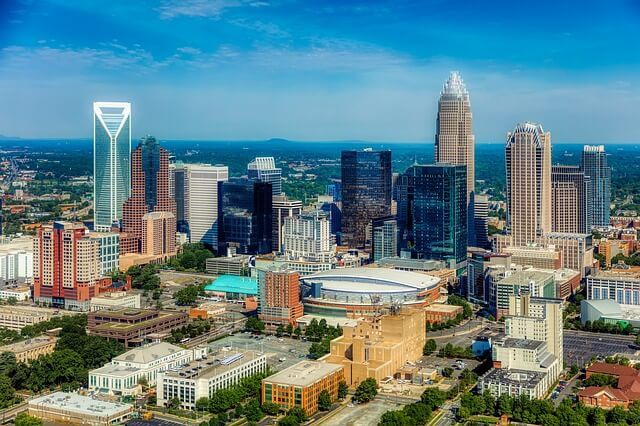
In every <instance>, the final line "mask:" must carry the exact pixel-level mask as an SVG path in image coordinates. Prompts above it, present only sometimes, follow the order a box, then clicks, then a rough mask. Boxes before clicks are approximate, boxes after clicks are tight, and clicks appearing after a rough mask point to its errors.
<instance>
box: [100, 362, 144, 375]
mask: <svg viewBox="0 0 640 426" xmlns="http://www.w3.org/2000/svg"><path fill="white" fill-rule="evenodd" d="M136 371H139V368H137V367H125V366H124V365H118V364H107V365H105V366H103V367H100V368H96V369H94V370H91V371H90V373H94V374H104V375H105V376H111V377H127V376H129V375H131V374H132V373H135V372H136Z"/></svg>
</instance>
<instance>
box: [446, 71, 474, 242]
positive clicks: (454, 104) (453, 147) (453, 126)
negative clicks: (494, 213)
mask: <svg viewBox="0 0 640 426" xmlns="http://www.w3.org/2000/svg"><path fill="white" fill-rule="evenodd" d="M472 118H473V117H472V114H471V102H470V100H469V92H468V91H467V87H466V86H465V84H464V82H463V81H462V77H460V74H459V73H458V72H456V71H454V72H452V73H451V74H450V75H449V79H448V80H447V81H446V82H445V84H444V86H443V88H442V92H441V93H440V99H439V101H438V116H437V119H436V139H435V161H436V162H437V163H450V164H455V165H463V166H466V167H467V205H468V211H467V220H468V224H467V230H468V235H467V238H468V242H469V245H471V246H477V245H478V244H477V242H476V233H475V231H474V226H475V221H474V218H475V216H474V213H473V204H474V201H475V198H474V191H475V152H474V149H475V147H474V142H475V136H474V135H473V120H472Z"/></svg>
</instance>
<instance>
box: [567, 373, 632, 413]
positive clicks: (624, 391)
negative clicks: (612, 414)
mask: <svg viewBox="0 0 640 426" xmlns="http://www.w3.org/2000/svg"><path fill="white" fill-rule="evenodd" d="M594 374H602V375H606V376H613V377H616V378H617V379H618V383H617V385H616V386H615V387H613V386H589V387H587V388H586V389H583V390H581V391H580V392H579V393H578V400H579V401H580V402H582V403H583V404H584V405H587V406H591V407H600V408H613V407H616V406H621V407H623V408H625V409H626V408H629V405H631V403H633V402H634V401H638V400H640V371H638V370H636V369H635V368H633V367H627V366H624V365H618V364H605V363H601V362H598V363H595V364H593V365H591V366H590V367H589V368H587V374H586V375H587V379H588V378H589V377H591V376H593V375H594Z"/></svg>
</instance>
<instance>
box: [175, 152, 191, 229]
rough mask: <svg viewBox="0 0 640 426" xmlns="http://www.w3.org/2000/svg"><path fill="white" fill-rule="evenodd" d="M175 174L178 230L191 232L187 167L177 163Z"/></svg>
mask: <svg viewBox="0 0 640 426" xmlns="http://www.w3.org/2000/svg"><path fill="white" fill-rule="evenodd" d="M172 174H173V198H174V200H175V201H176V226H177V231H178V232H183V233H185V234H188V233H189V222H188V221H187V216H186V206H187V204H186V202H187V201H186V199H185V188H186V176H187V169H186V167H184V166H183V165H182V164H179V165H175V166H174V168H173V171H172Z"/></svg>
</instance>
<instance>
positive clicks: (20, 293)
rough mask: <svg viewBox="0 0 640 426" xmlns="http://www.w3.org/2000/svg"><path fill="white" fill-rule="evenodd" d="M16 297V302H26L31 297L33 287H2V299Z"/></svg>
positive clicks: (0, 294) (0, 291) (0, 296)
mask: <svg viewBox="0 0 640 426" xmlns="http://www.w3.org/2000/svg"><path fill="white" fill-rule="evenodd" d="M11 298H14V299H16V302H24V301H27V300H29V299H30V298H31V287H18V286H17V285H16V286H6V287H0V300H9V299H11Z"/></svg>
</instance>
